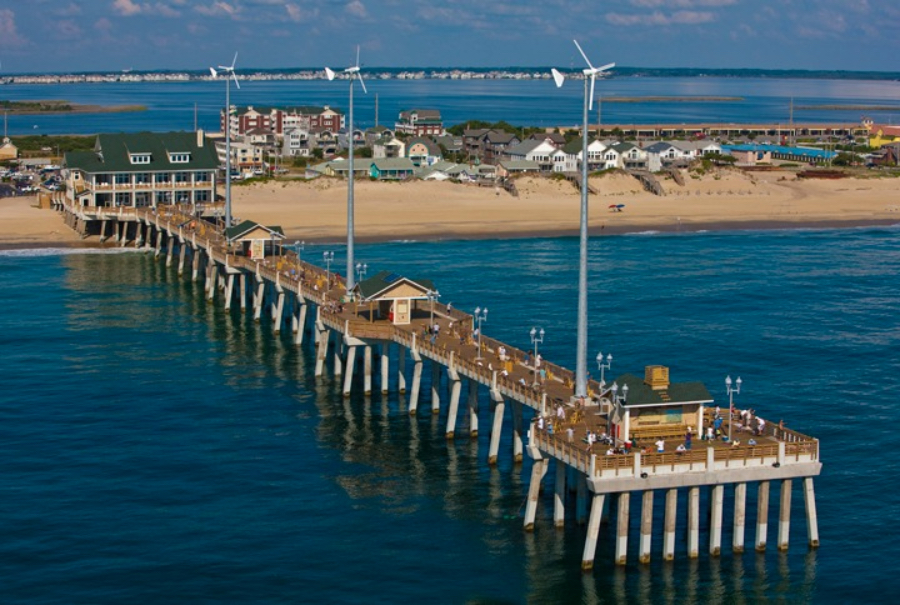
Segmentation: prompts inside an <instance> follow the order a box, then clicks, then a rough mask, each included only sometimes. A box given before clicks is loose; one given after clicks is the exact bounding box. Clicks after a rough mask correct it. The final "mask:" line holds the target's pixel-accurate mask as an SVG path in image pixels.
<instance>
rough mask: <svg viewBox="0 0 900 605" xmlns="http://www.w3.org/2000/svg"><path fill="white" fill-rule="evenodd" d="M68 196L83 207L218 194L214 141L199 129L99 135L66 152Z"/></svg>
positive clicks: (197, 200)
mask: <svg viewBox="0 0 900 605" xmlns="http://www.w3.org/2000/svg"><path fill="white" fill-rule="evenodd" d="M64 163H65V167H66V196H67V198H68V199H69V201H70V202H72V203H74V204H76V205H79V206H82V207H116V206H118V207H132V208H133V207H143V206H153V207H154V208H155V207H156V206H157V205H159V204H172V203H179V204H190V203H193V204H201V203H207V202H213V201H215V199H216V178H215V176H216V168H217V167H218V165H219V162H218V159H217V158H216V150H215V146H214V145H213V144H212V143H211V142H210V141H208V140H207V139H206V137H205V136H204V134H203V131H198V132H196V133H193V132H166V133H148V132H144V133H137V134H101V135H98V136H97V141H96V143H95V144H94V149H93V151H72V152H69V153H66V155H65V160H64Z"/></svg>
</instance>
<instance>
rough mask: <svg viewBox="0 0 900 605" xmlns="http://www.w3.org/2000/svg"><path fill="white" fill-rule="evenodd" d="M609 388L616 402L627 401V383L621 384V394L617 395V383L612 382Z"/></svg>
mask: <svg viewBox="0 0 900 605" xmlns="http://www.w3.org/2000/svg"><path fill="white" fill-rule="evenodd" d="M609 390H611V391H612V394H613V399H614V400H615V402H616V403H625V402H626V401H628V385H627V384H623V385H622V394H621V395H619V385H618V383H615V382H614V383H613V384H612V386H611V387H610V389H609Z"/></svg>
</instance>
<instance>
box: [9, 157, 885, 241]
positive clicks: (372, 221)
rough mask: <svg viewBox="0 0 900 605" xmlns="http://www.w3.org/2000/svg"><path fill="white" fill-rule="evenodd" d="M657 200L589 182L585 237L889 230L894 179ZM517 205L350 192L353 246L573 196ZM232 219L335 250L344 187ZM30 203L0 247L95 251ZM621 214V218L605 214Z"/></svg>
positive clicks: (703, 190)
mask: <svg viewBox="0 0 900 605" xmlns="http://www.w3.org/2000/svg"><path fill="white" fill-rule="evenodd" d="M662 183H663V187H664V189H665V191H666V195H664V196H658V195H653V194H651V193H649V192H646V191H644V190H643V188H642V186H641V184H640V183H639V182H638V181H637V180H636V179H634V178H633V177H631V176H628V175H625V174H621V173H614V174H608V175H606V176H603V177H595V178H592V179H591V187H592V188H593V189H594V190H595V191H597V194H596V195H592V196H591V212H590V225H591V231H592V232H593V233H601V232H602V233H625V232H635V231H654V230H659V231H677V230H684V231H696V230H701V229H709V230H716V229H757V228H785V227H823V226H828V227H853V226H859V225H877V224H893V223H900V187H898V185H900V183H898V181H897V179H895V178H846V179H838V180H805V179H797V178H796V177H795V176H794V175H793V174H792V173H790V172H784V171H778V172H746V173H745V172H741V171H737V170H721V171H717V172H713V173H708V174H705V175H703V176H700V177H697V176H696V175H695V176H691V175H688V174H685V178H684V185H679V184H677V183H676V182H675V181H674V180H672V179H668V180H664V181H663V182H662ZM516 185H517V189H518V192H519V195H518V196H517V197H514V196H512V195H510V194H509V193H507V192H506V191H504V190H502V189H497V188H491V187H477V186H474V185H461V184H455V183H450V182H423V181H411V182H405V183H384V182H372V181H368V180H365V181H358V182H357V183H356V185H355V196H354V198H355V205H356V220H355V224H356V234H357V238H358V239H359V240H360V241H386V240H397V239H416V240H435V239H483V238H495V237H496V238H509V237H535V236H557V235H576V234H577V233H578V217H579V205H580V199H581V198H580V194H579V192H578V190H577V189H576V188H575V186H574V185H572V184H571V183H569V182H566V181H560V180H552V179H546V178H537V177H524V178H519V179H518V180H517V181H516ZM232 194H233V199H234V215H235V217H238V218H241V219H252V220H255V221H258V222H260V223H264V224H267V225H280V226H281V227H282V228H283V229H284V230H285V233H286V234H287V236H288V238H289V239H290V240H294V239H296V240H305V241H340V240H341V239H343V238H344V237H345V234H346V221H347V211H346V201H347V185H346V182H343V181H340V180H337V179H328V178H320V179H317V180H313V181H280V182H274V181H273V182H267V183H257V184H251V185H246V186H236V187H234V188H233V189H232ZM35 203H36V199H35V198H34V197H23V198H8V199H0V246H3V247H6V248H9V247H35V246H42V245H52V246H72V245H97V242H96V241H95V238H89V239H87V240H84V241H82V240H81V239H80V237H79V236H78V235H76V234H75V233H73V232H71V231H70V230H69V229H68V228H67V227H66V226H65V225H64V224H63V222H62V219H61V217H60V216H59V215H57V214H56V213H55V212H53V211H51V210H41V209H38V208H36V207H34V204H35ZM619 204H623V205H624V206H623V207H622V210H621V212H619V211H613V210H611V209H610V206H611V205H619Z"/></svg>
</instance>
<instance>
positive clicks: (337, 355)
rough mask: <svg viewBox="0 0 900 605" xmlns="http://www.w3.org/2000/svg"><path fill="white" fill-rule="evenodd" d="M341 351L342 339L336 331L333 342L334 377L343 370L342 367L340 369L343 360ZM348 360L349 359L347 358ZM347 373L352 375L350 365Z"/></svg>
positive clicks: (342, 349) (342, 350) (342, 347)
mask: <svg viewBox="0 0 900 605" xmlns="http://www.w3.org/2000/svg"><path fill="white" fill-rule="evenodd" d="M343 352H344V339H343V337H342V335H341V334H340V333H337V338H336V339H335V342H334V376H335V378H337V377H338V376H340V375H341V372H342V371H343V369H342V368H343V361H342V359H341V356H342V354H343ZM348 361H349V358H348ZM347 373H348V374H351V375H352V374H353V368H352V367H350V368H349V370H348V371H347Z"/></svg>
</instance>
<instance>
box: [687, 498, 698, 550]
mask: <svg viewBox="0 0 900 605" xmlns="http://www.w3.org/2000/svg"><path fill="white" fill-rule="evenodd" d="M687 534H688V535H687V551H688V558H689V559H696V558H697V557H699V556H700V488H699V487H692V488H690V489H689V490H688V523H687Z"/></svg>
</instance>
